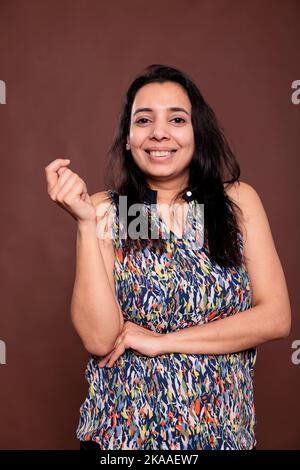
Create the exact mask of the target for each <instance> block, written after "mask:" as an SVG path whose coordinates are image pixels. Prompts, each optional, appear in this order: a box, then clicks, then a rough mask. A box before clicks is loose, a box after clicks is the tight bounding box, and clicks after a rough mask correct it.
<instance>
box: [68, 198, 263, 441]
mask: <svg viewBox="0 0 300 470" xmlns="http://www.w3.org/2000/svg"><path fill="white" fill-rule="evenodd" d="M108 194H109V195H110V196H111V198H112V200H113V201H114V204H113V208H114V218H113V230H115V232H114V233H116V232H117V230H118V207H117V206H118V205H117V200H118V194H117V193H116V192H114V191H108ZM187 194H188V193H187ZM189 194H190V193H189ZM156 197H157V192H156V191H155V190H152V189H147V190H146V193H145V200H144V203H145V205H146V206H148V207H149V203H151V204H155V203H156ZM185 199H186V200H187V201H188V202H189V209H188V218H187V224H186V228H185V230H186V231H188V230H190V229H191V228H193V227H192V224H194V223H195V218H194V217H191V215H192V214H193V209H194V207H195V203H196V201H195V199H194V198H193V195H189V197H188V196H187V195H186V197H185ZM196 220H197V219H196ZM158 222H159V226H160V227H162V228H163V230H166V231H169V232H168V233H169V235H170V238H169V239H168V240H167V241H166V243H167V251H166V252H165V253H163V254H159V253H158V254H156V253H155V252H154V251H153V250H150V249H148V248H147V247H146V248H143V249H141V250H140V251H138V252H137V253H135V254H134V253H133V254H131V253H129V254H128V253H125V251H124V250H122V242H123V241H124V240H121V239H120V238H118V237H115V239H114V241H113V243H114V248H115V252H116V261H115V266H114V275H115V290H116V295H117V299H118V301H119V304H120V306H121V309H122V311H123V315H124V319H125V321H126V320H130V321H133V322H136V323H137V324H139V325H141V326H143V327H145V328H148V329H150V330H153V331H157V332H160V333H168V332H172V331H176V330H179V329H182V328H188V327H190V326H193V325H199V324H205V323H207V322H210V321H217V320H219V319H221V318H224V317H228V316H230V315H234V314H235V313H237V312H239V311H244V310H247V309H249V308H250V307H251V286H250V280H249V276H248V273H247V270H246V267H245V265H244V264H243V266H242V267H239V268H236V269H233V268H223V267H220V266H219V265H218V264H216V263H214V262H212V261H211V260H210V258H209V256H208V252H207V250H206V248H205V246H204V245H203V246H202V245H201V246H202V247H201V248H199V244H198V246H197V245H196V244H195V243H194V242H193V240H190V239H189V237H185V236H183V237H182V238H178V237H177V236H176V235H175V233H174V232H172V231H171V230H169V229H168V227H167V225H166V223H165V222H164V221H163V220H162V219H161V218H159V219H158ZM196 223H197V221H196ZM185 233H186V232H184V234H185ZM239 241H240V249H241V250H243V239H242V237H241V236H240V237H239ZM256 354H257V351H256V348H250V349H247V350H245V351H242V352H233V353H230V354H181V353H168V354H162V355H159V356H156V357H148V356H143V355H138V354H135V353H134V352H133V351H132V350H129V349H127V350H126V351H125V353H124V354H123V355H122V356H120V357H119V358H118V359H117V361H115V363H114V365H113V366H112V367H111V368H106V367H103V368H100V367H99V366H98V362H99V361H100V360H101V357H99V356H95V355H90V358H89V361H88V364H87V367H86V371H85V377H86V379H87V381H88V383H89V389H88V394H87V397H86V399H85V401H84V402H83V404H82V405H81V407H80V418H79V425H78V428H77V431H76V437H77V438H78V439H80V440H82V441H84V440H87V441H88V440H93V441H95V442H96V443H98V444H99V445H100V448H101V449H103V450H106V449H120V450H121V449H141V450H161V449H168V450H183V449H189V450H197V449H198V450H201V449H202V450H213V449H217V450H220V449H225V450H226V449H233V450H246V449H252V448H253V447H254V446H255V445H256V438H255V434H254V428H255V426H256V416H255V408H254V396H253V395H254V394H253V379H254V365H255V361H256Z"/></svg>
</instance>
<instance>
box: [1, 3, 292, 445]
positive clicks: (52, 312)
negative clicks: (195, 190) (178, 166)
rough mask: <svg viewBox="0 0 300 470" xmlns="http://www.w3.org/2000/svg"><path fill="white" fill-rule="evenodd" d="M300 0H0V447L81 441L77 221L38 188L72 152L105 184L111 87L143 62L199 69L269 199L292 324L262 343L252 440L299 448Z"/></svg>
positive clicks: (249, 175) (246, 168)
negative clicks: (0, 348)
mask: <svg viewBox="0 0 300 470" xmlns="http://www.w3.org/2000/svg"><path fill="white" fill-rule="evenodd" d="M299 13H300V4H299V2H297V1H292V0H290V1H286V2H283V1H274V0H273V1H258V0H255V1H252V2H251V3H250V2H240V1H238V0H231V1H219V0H218V1H195V0H194V1H193V0H189V1H187V2H182V1H180V0H176V1H175V0H172V1H166V0H160V1H157V0H154V1H153V0H152V1H150V2H144V3H142V2H140V1H139V0H128V1H127V2H122V1H111V2H105V1H100V0H99V1H96V0H86V1H83V0H72V1H71V0H62V1H61V0H60V1H58V0H44V1H38V0H27V1H26V2H24V1H22V0H9V1H8V0H0V58H1V60H0V79H1V80H4V81H5V83H6V86H7V102H6V104H5V105H0V148H1V167H2V171H1V186H0V187H1V191H2V197H1V237H2V243H1V245H2V250H1V281H0V282H1V284H0V285H1V287H2V299H1V316H0V339H1V340H3V341H5V343H6V347H7V357H6V364H5V365H1V366H0V380H1V386H0V417H1V418H0V419H1V427H0V448H1V449H34V448H36V449H78V448H79V442H78V441H77V439H76V437H75V430H76V427H77V425H78V419H79V407H80V405H81V403H82V402H83V400H84V399H85V396H86V393H87V390H88V383H87V382H86V381H85V378H84V370H85V365H86V363H87V360H88V353H87V352H86V351H85V349H84V348H83V346H82V344H81V340H80V338H79V337H78V336H77V334H76V332H75V331H74V329H73V326H72V324H71V321H70V300H71V294H72V289H73V282H74V274H75V248H76V246H75V243H76V223H75V221H74V220H73V219H72V217H71V216H69V215H68V214H67V213H66V212H65V211H63V210H62V209H60V208H59V207H58V206H56V205H55V204H54V203H52V201H51V200H50V199H49V198H48V195H47V192H46V181H45V174H44V167H45V166H46V165H47V164H48V163H50V161H52V160H54V159H55V158H57V157H58V156H64V155H67V156H68V157H69V158H71V168H72V169H73V171H76V172H77V173H79V174H80V176H81V177H82V178H83V179H84V180H85V181H86V183H87V185H88V190H89V193H90V194H92V193H94V192H96V191H100V190H103V189H105V182H104V181H103V169H104V165H105V162H106V152H107V150H108V147H109V145H110V143H111V140H112V138H113V133H114V129H115V126H116V123H117V117H118V113H119V111H120V106H121V101H122V99H123V96H124V93H125V91H126V89H127V87H128V85H129V83H130V82H131V80H132V79H133V78H134V76H135V75H136V74H137V73H139V72H141V71H142V70H143V69H144V67H145V66H147V65H149V64H151V63H163V64H168V65H171V66H175V67H178V68H180V69H182V70H183V71H185V72H187V73H188V74H190V75H191V76H192V78H193V79H194V80H195V81H196V83H197V84H198V86H199V87H200V89H201V91H202V92H203V94H204V97H205V98H206V99H207V101H208V103H210V104H211V106H212V107H213V109H214V110H215V112H216V114H217V116H218V118H219V120H220V122H221V124H222V126H223V127H224V130H225V132H226V135H227V137H228V138H229V139H230V142H231V143H232V146H233V149H234V151H235V153H236V155H237V158H238V160H239V163H240V165H241V170H242V174H241V181H245V182H248V183H249V184H251V185H253V187H254V188H255V189H256V190H257V192H258V194H259V195H260V197H261V199H262V201H263V204H264V207H265V209H266V211H267V215H268V217H269V221H270V225H271V229H272V233H273V236H274V239H275V243H276V247H277V250H278V253H279V256H280V259H281V262H282V265H283V269H284V272H285V275H286V279H287V283H288V288H289V294H290V300H291V306H292V315H293V325H292V333H291V335H290V337H289V338H287V339H285V340H280V341H274V342H271V343H268V344H264V345H261V346H259V347H258V359H257V363H256V374H255V400H256V411H257V419H258V424H257V428H256V435H257V439H258V445H257V448H258V449H280V448H281V449H300V429H299V428H300V406H299V399H298V390H299V384H300V380H299V372H300V365H298V366H297V365H295V364H293V363H292V361H291V355H292V349H291V345H292V342H293V341H294V340H295V339H298V338H300V321H299V317H298V315H297V312H298V309H299V304H300V298H299V288H298V281H299V279H298V266H299V250H298V249H297V248H298V243H299V238H300V237H299V224H298V214H299V205H298V201H299V183H298V180H299V177H298V174H299V158H298V156H299V150H300V142H299V116H300V105H298V106H297V105H294V104H293V103H292V102H291V94H292V90H291V83H292V82H293V81H294V80H297V79H300V65H299V60H298V57H299V55H298V44H299V39H300V32H299V25H298V18H299ZM270 295H272V292H270Z"/></svg>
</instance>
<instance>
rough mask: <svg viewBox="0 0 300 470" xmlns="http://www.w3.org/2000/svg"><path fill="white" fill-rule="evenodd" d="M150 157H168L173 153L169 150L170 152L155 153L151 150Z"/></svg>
mask: <svg viewBox="0 0 300 470" xmlns="http://www.w3.org/2000/svg"><path fill="white" fill-rule="evenodd" d="M149 153H150V155H151V156H152V157H167V156H168V155H171V153H172V151H171V150H169V151H167V152H166V151H153V150H150V151H149Z"/></svg>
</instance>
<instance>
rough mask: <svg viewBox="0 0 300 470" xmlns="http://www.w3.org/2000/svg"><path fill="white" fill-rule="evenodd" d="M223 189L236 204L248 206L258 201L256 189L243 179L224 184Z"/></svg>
mask: <svg viewBox="0 0 300 470" xmlns="http://www.w3.org/2000/svg"><path fill="white" fill-rule="evenodd" d="M224 190H225V192H226V194H227V195H228V196H229V198H230V199H231V200H232V201H233V202H234V203H236V204H237V205H242V206H243V207H244V208H245V207H246V206H248V207H249V208H250V207H251V206H253V205H256V204H258V203H259V202H260V197H259V195H258V193H257V191H256V190H255V189H254V188H253V186H251V185H250V184H249V183H245V182H244V181H239V182H236V183H234V184H232V185H228V184H224Z"/></svg>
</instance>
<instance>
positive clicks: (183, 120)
mask: <svg viewBox="0 0 300 470" xmlns="http://www.w3.org/2000/svg"><path fill="white" fill-rule="evenodd" d="M174 119H181V121H182V122H185V119H183V118H182V117H175V118H173V119H172V121H174ZM177 124H180V123H179V122H178V123H177Z"/></svg>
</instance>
